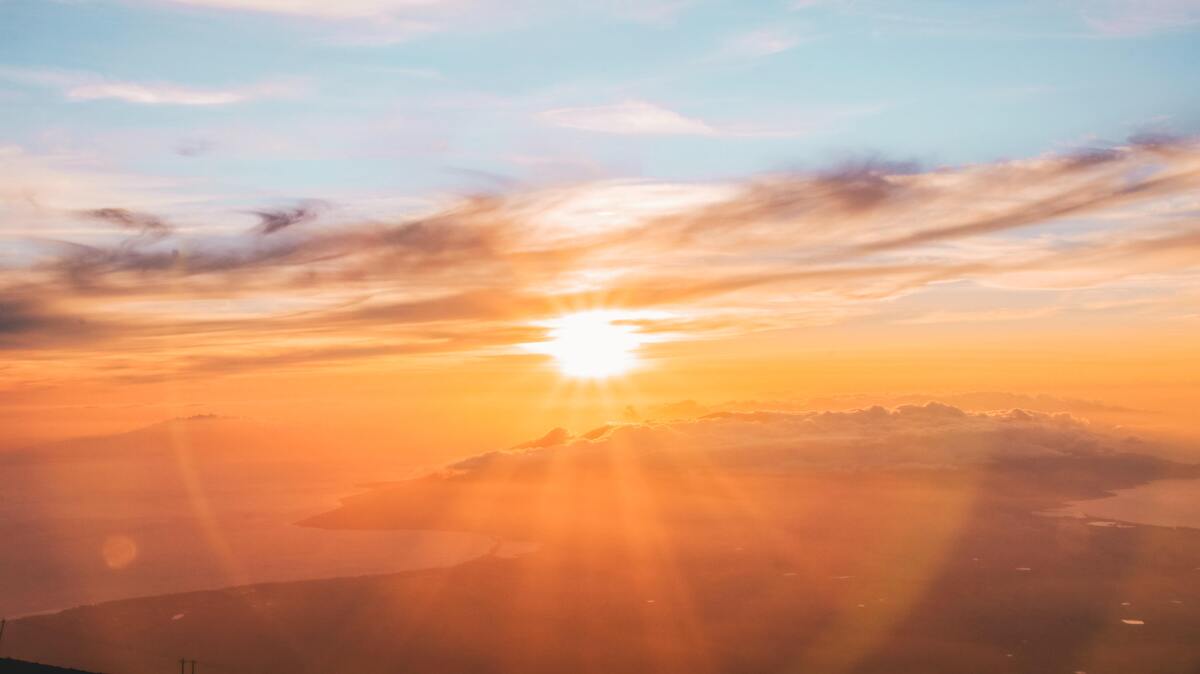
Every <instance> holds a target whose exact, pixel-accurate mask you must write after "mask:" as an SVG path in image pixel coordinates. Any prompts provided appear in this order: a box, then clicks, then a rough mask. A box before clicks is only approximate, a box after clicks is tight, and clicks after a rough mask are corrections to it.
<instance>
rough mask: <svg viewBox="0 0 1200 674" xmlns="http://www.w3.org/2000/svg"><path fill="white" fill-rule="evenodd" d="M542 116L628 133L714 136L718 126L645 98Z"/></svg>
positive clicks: (559, 110) (555, 121) (553, 121)
mask: <svg viewBox="0 0 1200 674" xmlns="http://www.w3.org/2000/svg"><path fill="white" fill-rule="evenodd" d="M539 116H540V117H541V118H542V119H543V120H545V121H547V122H549V123H551V124H554V125H555V126H562V127H566V128H570V129H580V130H582V131H595V132H598V133H614V134H629V135H677V136H678V135H690V136H711V135H714V134H715V133H716V130H715V129H714V128H713V127H711V126H709V125H708V124H707V123H705V122H703V121H701V120H699V119H695V118H691V117H685V116H683V115H681V114H679V113H678V112H675V111H673V110H668V109H666V108H663V107H660V106H658V105H655V104H653V103H647V102H645V101H633V100H631V101H625V102H623V103H616V104H613V105H600V106H595V107H582V108H556V109H554V110H547V111H545V112H542V113H541V114H540V115H539Z"/></svg>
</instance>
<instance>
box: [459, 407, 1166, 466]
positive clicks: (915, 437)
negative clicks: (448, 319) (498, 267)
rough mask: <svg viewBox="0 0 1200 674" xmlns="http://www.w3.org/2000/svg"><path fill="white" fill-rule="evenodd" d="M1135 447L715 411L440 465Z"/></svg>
mask: <svg viewBox="0 0 1200 674" xmlns="http://www.w3.org/2000/svg"><path fill="white" fill-rule="evenodd" d="M1149 448H1150V446H1149V445H1147V444H1146V443H1144V442H1143V441H1141V440H1139V439H1137V438H1133V437H1124V436H1121V435H1119V434H1115V433H1112V432H1110V431H1105V430H1103V429H1102V428H1099V427H1095V426H1091V425H1089V424H1087V423H1085V422H1083V421H1081V420H1079V419H1077V418H1075V417H1072V416H1070V415H1067V414H1043V413H1039V412H1027V411H1024V410H1019V409H1013V410H1008V411H1005V412H977V413H971V412H966V411H963V410H962V409H959V408H957V407H953V406H950V405H945V404H942V403H936V402H931V403H927V404H925V405H903V406H900V407H897V408H894V409H887V408H883V407H870V408H866V409H857V410H848V411H843V412H829V411H822V412H763V411H755V412H717V413H712V414H708V415H705V416H702V417H699V418H693V419H681V420H675V421H666V422H645V423H629V424H616V425H611V426H607V427H602V428H598V429H595V431H593V432H589V433H585V434H584V435H582V436H578V437H571V436H569V435H568V434H567V433H566V432H565V431H562V430H561V429H556V430H555V431H552V432H550V433H548V434H547V435H546V436H545V437H543V438H541V439H539V440H536V441H533V442H530V443H526V444H524V445H519V446H518V447H516V448H514V449H512V450H508V451H496V452H489V453H486V454H481V455H478V456H475V457H472V458H469V459H466V460H464V461H461V462H458V463H456V464H453V465H451V466H449V467H448V471H449V472H450V473H451V474H465V475H471V474H475V473H479V474H481V475H487V474H501V475H503V474H511V473H514V472H534V473H537V472H540V471H543V470H551V469H552V468H553V467H554V466H557V465H563V464H571V465H575V466H578V465H581V464H582V465H588V464H595V465H596V466H610V465H613V464H614V463H617V462H619V461H620V459H619V458H618V457H617V455H623V454H630V453H632V454H633V455H636V459H635V460H636V462H637V463H638V464H640V465H647V466H659V467H660V468H663V469H668V470H671V469H673V467H678V466H690V467H692V468H695V467H702V468H705V469H715V470H737V471H746V470H748V471H755V472H768V473H781V474H786V473H788V472H791V471H800V470H809V469H813V468H819V469H832V470H859V469H877V468H885V469H895V468H964V467H970V466H981V465H985V464H990V463H995V462H1011V461H1020V460H1030V459H1070V458H1084V459H1087V458H1095V457H1102V456H1113V455H1117V454H1123V453H1140V452H1145V451H1146V450H1147V449H1149Z"/></svg>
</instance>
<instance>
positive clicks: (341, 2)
mask: <svg viewBox="0 0 1200 674" xmlns="http://www.w3.org/2000/svg"><path fill="white" fill-rule="evenodd" d="M160 2H169V3H171V4H176V5H194V6H198V7H210V8H213V9H228V10H240V11H249V12H263V13H269V14H293V15H302V16H317V17H324V18H330V19H352V18H365V17H374V16H383V15H387V14H392V13H395V12H401V11H405V10H416V9H428V8H435V7H438V6H443V5H450V4H461V3H453V2H445V1H442V0H337V1H336V2H334V1H331V0H160Z"/></svg>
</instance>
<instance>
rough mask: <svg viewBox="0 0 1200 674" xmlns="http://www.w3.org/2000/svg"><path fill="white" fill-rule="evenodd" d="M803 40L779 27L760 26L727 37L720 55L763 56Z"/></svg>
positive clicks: (788, 48)
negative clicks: (756, 28)
mask: <svg viewBox="0 0 1200 674" xmlns="http://www.w3.org/2000/svg"><path fill="white" fill-rule="evenodd" d="M802 41H803V40H802V39H801V38H800V37H799V36H797V35H795V34H794V33H792V32H790V31H787V30H784V29H781V28H762V29H759V30H754V31H750V32H748V33H741V34H739V35H735V36H733V37H731V38H729V39H728V40H727V41H726V42H725V46H724V47H723V48H722V49H721V51H720V56H724V57H729V58H750V59H754V58H763V57H766V56H773V55H775V54H781V53H783V52H785V51H788V50H790V49H792V48H793V47H795V46H796V45H798V44H800V43H801V42H802Z"/></svg>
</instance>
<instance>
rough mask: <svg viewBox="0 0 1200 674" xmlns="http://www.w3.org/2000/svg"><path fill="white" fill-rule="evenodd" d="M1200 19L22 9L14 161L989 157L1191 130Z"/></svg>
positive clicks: (734, 168) (775, 10)
mask: <svg viewBox="0 0 1200 674" xmlns="http://www.w3.org/2000/svg"><path fill="white" fill-rule="evenodd" d="M1198 19H1200V3H1196V2H1193V1H1190V0H1155V1H1152V2H1132V1H1130V2H1119V1H1112V2H1097V1H1090V2H1083V1H1082V0H1081V1H1079V2H1073V1H1071V0H1061V1H1058V2H1042V1H1039V2H971V3H962V2H910V3H896V2H887V3H885V2H865V1H857V2H856V1H853V0H846V1H841V2H839V1H836V0H830V1H825V2H821V1H816V2H813V1H808V2H803V1H802V2H795V1H794V0H793V1H792V2H787V1H779V2H727V3H719V2H703V1H696V2H686V1H678V2H662V1H659V0H649V1H648V2H632V1H630V2H619V1H607V2H606V1H603V0H596V1H594V2H575V3H538V2H506V3H484V2H469V1H466V0H450V1H442V0H423V1H420V2H417V1H414V0H354V1H349V2H344V3H337V4H336V5H335V4H333V3H320V2H311V1H310V2H295V3H285V2H278V1H276V0H179V1H175V0H131V1H128V2H116V1H100V0H79V1H71V2H46V1H34V2H27V1H23V0H16V1H14V0H6V1H3V2H0V101H2V102H3V103H4V104H3V105H2V106H0V145H3V146H6V147H9V148H14V147H15V148H19V150H20V151H21V152H22V153H24V154H26V155H30V156H44V157H56V158H62V157H69V158H71V159H72V160H74V161H79V162H86V163H87V164H88V165H89V167H90V168H91V169H94V170H99V171H112V172H120V173H136V174H148V175H154V176H158V177H164V178H173V179H178V180H179V181H180V183H179V184H180V185H182V186H184V187H185V188H186V190H191V191H192V192H194V193H195V194H196V195H198V197H200V198H209V197H212V198H218V199H221V200H225V201H232V202H241V201H245V202H249V203H254V202H256V201H261V200H272V199H275V200H278V199H295V198H322V199H330V200H333V201H339V200H349V201H353V200H356V199H367V198H396V199H399V198H403V197H406V196H412V197H421V196H423V195H426V194H429V193H432V192H470V191H480V190H483V191H492V190H502V189H507V188H509V187H511V186H513V185H533V186H540V185H543V184H555V183H563V182H573V181H580V180H586V179H597V178H645V179H657V180H664V179H665V180H710V179H725V178H731V177H740V176H746V175H747V174H753V173H757V172H764V171H779V170H789V169H796V168H802V169H803V168H814V167H817V168H819V167H822V166H826V165H829V164H836V163H838V162H841V161H846V160H848V159H854V158H858V159H861V158H864V157H881V158H885V159H891V160H901V161H915V162H918V163H919V164H920V165H922V166H938V165H943V164H955V165H957V164H962V163H973V162H987V161H993V160H996V159H1002V158H1011V157H1028V156H1032V155H1036V154H1040V153H1045V152H1054V151H1066V150H1071V149H1073V148H1079V147H1087V146H1092V145H1105V144H1111V143H1114V142H1120V141H1122V140H1123V139H1125V138H1127V137H1128V136H1130V135H1131V134H1137V133H1145V132H1154V133H1171V134H1180V135H1190V134H1193V133H1195V132H1196V131H1197V127H1198V126H1200V97H1198V96H1197V95H1196V93H1195V92H1197V91H1200V68H1196V67H1195V64H1196V63H1200V39H1198V35H1197V31H1196V29H1197V27H1198V24H1197V20H1198ZM201 195H202V196H201Z"/></svg>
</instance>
